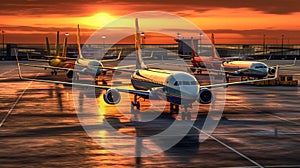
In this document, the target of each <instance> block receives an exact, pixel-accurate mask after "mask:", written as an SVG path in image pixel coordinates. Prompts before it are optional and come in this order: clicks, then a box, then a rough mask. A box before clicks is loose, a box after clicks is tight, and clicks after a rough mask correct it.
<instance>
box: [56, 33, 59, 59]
mask: <svg viewBox="0 0 300 168" xmlns="http://www.w3.org/2000/svg"><path fill="white" fill-rule="evenodd" d="M55 49H56V52H55V56H58V55H59V49H60V46H59V31H57V33H56V43H55Z"/></svg>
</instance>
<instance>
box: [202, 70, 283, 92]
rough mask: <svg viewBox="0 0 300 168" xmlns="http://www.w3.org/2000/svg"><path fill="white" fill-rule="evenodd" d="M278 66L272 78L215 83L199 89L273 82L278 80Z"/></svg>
mask: <svg viewBox="0 0 300 168" xmlns="http://www.w3.org/2000/svg"><path fill="white" fill-rule="evenodd" d="M278 69H279V68H278V65H277V66H276V72H275V76H274V77H273V78H264V79H255V80H247V81H239V82H230V83H217V84H211V85H204V86H200V88H215V87H227V86H231V85H240V84H247V83H252V82H260V81H269V80H275V79H277V78H278V72H279V71H278Z"/></svg>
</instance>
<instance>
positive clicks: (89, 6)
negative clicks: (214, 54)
mask: <svg viewBox="0 0 300 168" xmlns="http://www.w3.org/2000/svg"><path fill="white" fill-rule="evenodd" d="M141 11H163V12H169V13H172V14H175V15H178V16H180V17H183V18H185V19H187V20H189V21H191V22H193V23H194V24H196V25H197V26H198V27H199V28H201V29H202V30H203V31H204V32H205V33H206V34H207V35H208V36H210V34H211V33H214V34H215V41H216V43H217V44H228V43H234V44H240V43H257V44H261V43H262V42H263V35H264V34H265V37H266V43H274V44H281V38H282V35H284V42H285V43H286V44H287V43H289V44H300V1H297V0H224V1H221V0H218V1H217V0H206V1H204V0H197V1H186V2H185V1H182V0H180V1H179V0H172V1H156V0H147V1H137V0H124V1H114V0H111V1H109V0H98V1H85V0H72V1H61V0H51V1H48V0H10V1H7V2H2V4H1V10H0V20H1V23H0V29H1V30H4V35H5V43H18V44H25V43H26V44H28V43H29V44H38V43H42V44H43V43H44V39H45V37H46V36H49V38H50V40H51V41H52V42H54V38H55V32H56V31H58V30H59V31H61V33H62V34H64V33H66V32H68V33H70V36H69V39H70V41H71V43H75V40H76V26H77V24H80V27H81V34H82V39H83V40H82V41H85V40H86V39H87V38H88V36H89V35H91V34H92V33H93V32H94V31H95V30H97V29H99V28H100V27H102V26H104V25H105V24H107V23H109V22H111V21H113V20H114V19H117V18H118V17H120V16H123V15H128V14H130V13H134V12H141ZM152 24H153V25H154V26H155V23H152ZM177 26H178V27H176V26H174V28H180V25H177ZM107 36H108V37H109V35H107Z"/></svg>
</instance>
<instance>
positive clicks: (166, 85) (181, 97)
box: [131, 69, 199, 104]
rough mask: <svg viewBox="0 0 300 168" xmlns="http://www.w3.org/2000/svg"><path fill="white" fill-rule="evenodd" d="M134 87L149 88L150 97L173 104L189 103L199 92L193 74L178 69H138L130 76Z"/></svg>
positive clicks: (194, 99)
mask: <svg viewBox="0 0 300 168" xmlns="http://www.w3.org/2000/svg"><path fill="white" fill-rule="evenodd" d="M131 83H132V85H133V87H134V88H135V89H139V90H150V91H152V93H155V94H153V97H151V96H150V99H151V98H152V99H159V100H167V101H168V102H171V103H173V104H191V103H193V102H194V101H196V99H197V97H198V94H199V84H198V82H197V80H196V79H195V77H194V76H192V75H190V74H188V73H185V72H179V71H167V70H158V69H146V70H144V69H138V70H136V71H135V72H134V73H133V74H132V76H131Z"/></svg>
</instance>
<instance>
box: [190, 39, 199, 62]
mask: <svg viewBox="0 0 300 168" xmlns="http://www.w3.org/2000/svg"><path fill="white" fill-rule="evenodd" d="M191 40H192V41H191V46H192V56H193V58H194V57H199V55H198V53H197V52H196V50H195V44H194V39H193V37H192V38H191Z"/></svg>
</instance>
